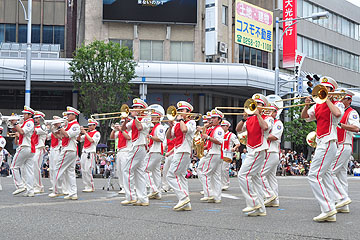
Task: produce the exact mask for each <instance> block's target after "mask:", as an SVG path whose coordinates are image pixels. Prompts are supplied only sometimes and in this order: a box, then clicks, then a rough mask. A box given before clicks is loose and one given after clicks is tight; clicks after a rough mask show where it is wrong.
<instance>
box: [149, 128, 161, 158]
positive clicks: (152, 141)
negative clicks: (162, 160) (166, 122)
mask: <svg viewBox="0 0 360 240" xmlns="http://www.w3.org/2000/svg"><path fill="white" fill-rule="evenodd" d="M159 125H160V123H157V124H156V125H155V126H154V127H153V129H152V130H151V133H150V136H155V130H156V128H157V127H158V126H159ZM153 144H154V140H152V138H150V141H149V149H150V148H151V146H152V145H153ZM161 154H164V148H163V143H162V142H161Z"/></svg>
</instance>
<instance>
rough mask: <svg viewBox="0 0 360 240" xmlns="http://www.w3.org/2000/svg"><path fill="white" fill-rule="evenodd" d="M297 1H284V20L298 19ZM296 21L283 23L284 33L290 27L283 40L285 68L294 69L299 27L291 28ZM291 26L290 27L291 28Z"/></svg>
mask: <svg viewBox="0 0 360 240" xmlns="http://www.w3.org/2000/svg"><path fill="white" fill-rule="evenodd" d="M296 6H297V0H283V20H286V19H293V18H296V16H297V15H296V14H297V7H296ZM293 22H294V21H287V22H284V23H283V31H285V29H286V28H287V27H288V29H287V30H286V32H285V34H284V38H283V67H284V68H293V67H294V62H295V51H296V49H297V27H296V24H294V25H292V26H290V25H291V24H292V23H293ZM289 26H290V27H289Z"/></svg>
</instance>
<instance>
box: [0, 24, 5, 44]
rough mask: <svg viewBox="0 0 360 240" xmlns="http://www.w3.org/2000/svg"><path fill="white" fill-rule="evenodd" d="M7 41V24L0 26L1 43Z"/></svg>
mask: <svg viewBox="0 0 360 240" xmlns="http://www.w3.org/2000/svg"><path fill="white" fill-rule="evenodd" d="M4 41H5V24H0V43H2V42H4Z"/></svg>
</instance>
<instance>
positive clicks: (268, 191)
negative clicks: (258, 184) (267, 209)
mask: <svg viewBox="0 0 360 240" xmlns="http://www.w3.org/2000/svg"><path fill="white" fill-rule="evenodd" d="M269 157H270V153H269V155H268V156H267V158H266V160H265V163H264V167H263V169H262V170H261V173H260V176H261V181H262V183H263V185H264V188H265V190H266V192H267V193H268V194H269V195H270V193H269V191H268V189H267V187H266V185H265V182H264V179H263V175H262V174H263V172H264V169H265V166H266V163H267V161H268V160H269Z"/></svg>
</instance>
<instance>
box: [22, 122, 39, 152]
mask: <svg viewBox="0 0 360 240" xmlns="http://www.w3.org/2000/svg"><path fill="white" fill-rule="evenodd" d="M28 121H31V122H34V119H32V118H29V119H28V120H26V121H25V122H24V123H23V125H21V128H23V127H24V126H25V124H26V123H27V122H28ZM34 135H36V134H35V131H34V133H33V135H31V152H32V153H35V144H34V142H33V137H34ZM23 140H24V135H22V134H20V135H19V145H21V144H22V142H23Z"/></svg>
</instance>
